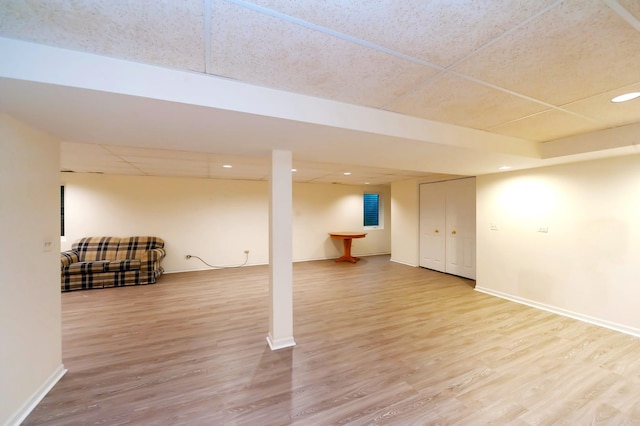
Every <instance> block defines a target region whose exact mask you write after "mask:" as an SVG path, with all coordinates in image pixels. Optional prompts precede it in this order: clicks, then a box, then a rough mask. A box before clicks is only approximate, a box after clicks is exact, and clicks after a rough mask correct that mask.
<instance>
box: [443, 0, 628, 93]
mask: <svg viewBox="0 0 640 426" xmlns="http://www.w3.org/2000/svg"><path fill="white" fill-rule="evenodd" d="M638 52H640V33H639V32H638V31H636V30H635V29H633V28H632V27H631V26H630V25H629V24H628V23H627V22H626V21H624V20H623V19H622V18H620V16H618V15H617V14H616V13H615V12H614V11H613V10H612V9H610V8H609V7H607V6H606V4H605V3H604V2H602V1H600V0H567V1H565V2H563V3H562V4H561V5H560V6H559V7H556V8H554V9H552V10H550V11H549V12H548V13H546V14H544V15H542V16H541V17H540V18H539V19H537V20H535V21H533V22H531V23H529V24H528V25H526V26H524V27H523V28H522V29H521V30H519V31H516V32H513V33H510V34H508V35H507V36H505V37H504V38H503V39H501V40H499V41H497V42H496V43H494V44H492V45H491V46H489V47H487V48H486V49H484V50H482V51H480V52H479V53H478V54H477V55H474V56H472V57H471V58H469V59H467V60H465V61H463V62H462V63H461V64H460V65H458V66H456V67H455V70H456V71H458V72H460V73H463V74H467V75H470V76H472V77H475V78H477V79H480V80H483V81H486V82H489V83H492V84H495V85H498V86H501V87H505V88H507V89H509V90H512V91H515V92H518V93H522V94H525V95H527V96H530V97H532V98H536V99H539V100H542V101H544V102H548V103H551V104H553V105H563V104H566V103H569V102H573V101H576V100H578V99H582V98H585V97H589V96H593V95H595V94H598V93H602V92H603V91H606V90H609V89H610V88H611V87H621V86H625V85H628V84H632V83H635V82H637V81H639V79H640V75H639V74H638V70H639V69H640V55H639V54H638ZM612 64H615V66H612Z"/></svg>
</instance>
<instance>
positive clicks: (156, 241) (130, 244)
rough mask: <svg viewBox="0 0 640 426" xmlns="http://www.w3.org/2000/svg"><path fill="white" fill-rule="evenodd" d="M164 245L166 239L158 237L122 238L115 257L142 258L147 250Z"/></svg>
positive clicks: (122, 258)
mask: <svg viewBox="0 0 640 426" xmlns="http://www.w3.org/2000/svg"><path fill="white" fill-rule="evenodd" d="M163 247H164V241H163V240H162V238H158V237H127V238H121V239H120V244H119V246H118V252H117V253H116V257H115V258H116V259H117V260H124V259H141V258H142V256H143V255H144V253H145V252H147V251H149V250H152V249H157V248H163Z"/></svg>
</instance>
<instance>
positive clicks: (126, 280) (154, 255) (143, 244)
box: [60, 237, 166, 291]
mask: <svg viewBox="0 0 640 426" xmlns="http://www.w3.org/2000/svg"><path fill="white" fill-rule="evenodd" d="M165 254H166V253H165V251H164V241H163V240H162V239H160V238H158V237H127V238H117V237H86V238H82V239H80V240H78V241H76V242H75V243H73V244H72V246H71V250H68V251H65V252H62V253H61V254H60V263H61V276H62V291H69V290H80V289H86V288H104V287H121V286H125V285H138V284H153V283H155V282H156V280H157V279H158V277H159V276H160V275H161V274H162V273H163V272H164V269H163V268H162V266H161V265H160V261H161V260H162V259H163V258H164V257H165Z"/></svg>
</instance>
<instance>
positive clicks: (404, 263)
mask: <svg viewBox="0 0 640 426" xmlns="http://www.w3.org/2000/svg"><path fill="white" fill-rule="evenodd" d="M389 260H390V261H391V262H395V263H399V264H401V265H407V266H413V267H414V268H417V267H418V265H416V264H413V263H409V262H403V261H401V260H398V259H394V258H393V257H392V258H391V259H389Z"/></svg>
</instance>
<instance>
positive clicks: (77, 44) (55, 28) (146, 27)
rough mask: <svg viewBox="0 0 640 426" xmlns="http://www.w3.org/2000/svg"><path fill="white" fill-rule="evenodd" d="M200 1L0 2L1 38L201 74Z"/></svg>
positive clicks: (202, 50)
mask: <svg viewBox="0 0 640 426" xmlns="http://www.w3.org/2000/svg"><path fill="white" fill-rule="evenodd" d="M203 11H204V6H203V2H202V1H201V0H181V1H156V0H140V1H128V0H110V1H94V0H75V1H74V0H47V1H44V2H42V1H23V0H4V1H2V2H0V17H1V18H0V35H3V36H7V37H12V38H21V39H25V40H30V41H34V42H38V43H43V44H48V45H52V46H59V47H64V48H67V49H73V50H80V51H87V52H92V53H97V54H101V55H106V56H114V57H117V58H122V59H131V60H134V61H139V62H147V63H151V64H155V65H161V66H168V67H172V68H180V69H188V70H191V71H201V72H202V71H204V69H205V68H204V58H205V49H204V38H203V36H202V34H203V28H204V23H203V22H204V20H203V16H204V13H203Z"/></svg>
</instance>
